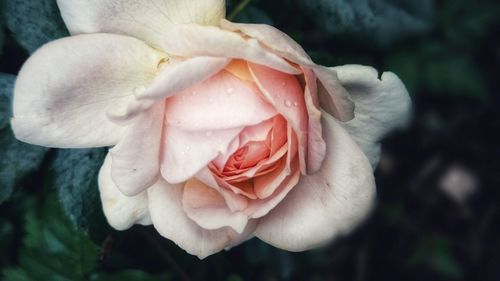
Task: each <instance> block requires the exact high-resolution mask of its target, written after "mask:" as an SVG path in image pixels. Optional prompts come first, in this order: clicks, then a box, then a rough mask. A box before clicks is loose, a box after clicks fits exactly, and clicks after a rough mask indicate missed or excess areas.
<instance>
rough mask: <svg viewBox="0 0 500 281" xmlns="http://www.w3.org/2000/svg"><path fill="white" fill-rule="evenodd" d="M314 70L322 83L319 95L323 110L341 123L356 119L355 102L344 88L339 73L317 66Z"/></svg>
mask: <svg viewBox="0 0 500 281" xmlns="http://www.w3.org/2000/svg"><path fill="white" fill-rule="evenodd" d="M313 69H314V73H315V74H316V76H317V77H318V79H319V81H320V82H321V83H320V88H319V90H320V91H319V93H318V94H319V100H320V104H321V109H322V110H324V111H326V112H328V113H329V114H330V115H332V116H334V117H335V118H337V119H338V120H340V121H349V120H351V119H352V118H354V107H355V105H354V102H353V101H352V100H351V97H350V96H349V94H348V92H347V91H346V90H345V89H344V87H342V84H341V83H340V81H339V79H338V77H337V73H336V72H335V71H333V70H332V69H331V68H327V67H324V66H316V67H314V68H313ZM321 90H322V91H321Z"/></svg>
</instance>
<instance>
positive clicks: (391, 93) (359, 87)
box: [334, 65, 411, 167]
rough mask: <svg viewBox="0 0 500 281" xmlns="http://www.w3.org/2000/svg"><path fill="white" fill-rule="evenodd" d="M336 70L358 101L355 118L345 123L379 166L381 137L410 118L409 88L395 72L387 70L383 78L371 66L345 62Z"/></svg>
mask: <svg viewBox="0 0 500 281" xmlns="http://www.w3.org/2000/svg"><path fill="white" fill-rule="evenodd" d="M334 69H335V71H337V74H338V76H339V79H340V82H341V83H342V85H343V86H344V87H345V88H346V89H347V91H348V92H349V94H350V95H351V97H352V99H353V100H354V101H355V103H356V110H355V118H354V119H353V120H351V121H349V122H347V123H344V124H342V126H343V127H344V128H345V129H346V130H347V132H349V134H350V135H351V137H352V138H353V139H354V140H355V141H356V143H357V144H358V145H359V146H360V147H361V149H363V151H364V152H365V154H366V155H367V156H368V159H369V160H370V163H371V164H372V166H373V167H375V166H376V165H377V163H378V160H379V157H380V144H379V141H380V140H381V138H382V137H383V136H384V135H385V134H386V133H387V132H389V131H390V130H392V129H393V128H396V127H400V126H402V125H404V124H405V123H406V122H407V121H408V119H409V116H410V112H411V111H410V108H411V99H410V96H409V95H408V91H407V90H406V88H405V86H404V84H403V83H402V82H401V80H400V79H399V78H398V77H397V76H396V75H395V74H394V73H392V72H384V73H383V74H382V77H381V79H379V78H378V77H379V76H378V72H377V71H376V70H375V69H373V68H372V67H368V66H361V65H345V66H339V67H335V68H334Z"/></svg>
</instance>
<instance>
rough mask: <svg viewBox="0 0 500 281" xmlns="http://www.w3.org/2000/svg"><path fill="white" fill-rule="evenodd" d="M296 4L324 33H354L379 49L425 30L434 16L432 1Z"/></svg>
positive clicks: (302, 0) (306, 0)
mask: <svg viewBox="0 0 500 281" xmlns="http://www.w3.org/2000/svg"><path fill="white" fill-rule="evenodd" d="M299 3H300V4H301V6H302V7H303V8H304V9H305V10H307V11H309V14H310V15H311V16H313V20H315V21H316V23H317V24H318V25H319V26H320V27H322V28H323V29H325V30H326V31H327V32H329V33H331V34H344V33H354V34H357V35H359V36H360V37H363V39H366V37H368V38H370V39H373V40H375V43H377V44H379V45H382V46H384V45H388V44H391V43H392V42H394V41H396V40H397V39H400V38H403V37H407V36H410V35H413V34H419V33H422V32H425V31H427V30H429V29H430V28H431V27H432V25H433V22H434V14H435V11H434V3H433V1H432V0H423V1H418V2H416V1H412V0H404V1H401V0H400V1H396V0H393V1H369V0H353V1H351V0H318V1H309V0H300V1H299Z"/></svg>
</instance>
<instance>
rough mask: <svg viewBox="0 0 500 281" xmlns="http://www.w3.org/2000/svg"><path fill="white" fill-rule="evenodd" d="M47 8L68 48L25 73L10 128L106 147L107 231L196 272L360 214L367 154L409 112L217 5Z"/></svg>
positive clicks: (392, 80) (400, 97) (389, 94)
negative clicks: (199, 266) (181, 260)
mask: <svg viewBox="0 0 500 281" xmlns="http://www.w3.org/2000/svg"><path fill="white" fill-rule="evenodd" d="M155 3H156V4H155ZM58 5H59V7H60V9H61V13H62V16H63V18H64V20H65V22H66V25H67V26H68V29H69V30H70V32H71V33H72V35H73V36H71V37H69V38H64V39H61V40H57V41H54V42H51V43H49V44H47V45H45V46H44V47H42V48H41V49H40V50H38V51H37V52H36V53H35V54H34V55H33V56H32V57H31V58H30V59H29V60H28V61H27V62H26V64H25V65H24V66H23V68H22V70H21V72H20V73H19V77H18V80H17V83H16V87H15V94H14V117H13V119H12V128H13V130H14V132H15V134H16V136H17V138H18V139H20V140H22V141H25V142H29V143H33V144H38V145H44V146H48V147H71V148H80V147H99V146H113V148H111V149H110V151H109V154H108V156H107V158H106V160H105V162H104V164H103V167H102V169H101V172H100V176H99V189H100V192H101V198H102V203H103V208H104V213H105V215H106V217H107V219H108V221H109V223H110V224H111V225H112V226H113V227H115V228H116V229H120V230H121V229H126V228H129V227H130V226H132V225H133V224H145V225H149V224H153V225H154V227H155V228H156V229H157V230H158V232H159V233H160V234H161V235H163V236H164V237H166V238H168V239H171V240H172V241H174V242H175V243H177V244H178V245H179V246H180V247H182V248H183V249H185V250H186V251H187V252H189V253H191V254H195V255H197V256H199V257H200V258H203V257H206V256H208V255H211V254H213V253H216V252H218V251H220V250H221V249H224V248H228V247H231V246H234V245H237V244H239V243H241V242H243V241H245V240H247V239H249V238H251V237H253V236H256V237H258V238H259V239H261V240H263V241H265V242H267V243H269V244H272V245H274V246H276V247H279V248H282V249H286V250H290V251H302V250H306V249H310V248H312V247H315V246H318V245H321V244H323V243H326V242H328V241H330V240H331V239H333V238H334V237H337V236H339V235H342V234H345V233H347V232H348V231H350V230H351V229H352V228H353V227H354V226H355V225H356V224H358V223H359V222H360V221H361V220H362V219H363V218H364V217H365V216H366V214H367V213H368V212H369V210H370V208H371V206H372V204H373V201H374V194H375V185H374V179H373V170H372V167H374V166H375V165H376V163H377V161H378V155H379V149H380V148H379V145H378V141H379V140H380V138H381V137H382V136H383V134H384V133H385V132H387V131H388V130H390V129H391V128H392V127H394V126H396V125H398V123H400V122H401V120H403V119H404V118H403V117H404V116H405V113H406V112H407V111H408V108H409V104H410V102H409V97H408V94H407V92H406V90H405V87H404V85H403V84H402V83H401V81H400V80H399V79H398V78H397V76H395V75H394V74H392V73H384V74H383V75H382V77H381V79H379V78H378V74H377V71H375V70H374V69H372V68H370V67H365V66H358V65H350V66H341V67H336V68H327V67H323V66H319V65H316V64H315V63H313V62H312V61H311V59H310V58H309V56H308V55H307V54H306V53H305V52H304V50H303V49H302V48H301V47H300V46H299V45H298V44H297V43H296V42H294V41H293V40H292V39H291V38H290V37H288V36H287V35H285V34H283V33H282V32H280V31H279V30H277V29H275V28H273V27H271V26H268V25H256V24H236V23H232V22H229V21H227V20H225V19H224V18H223V17H224V14H225V10H224V7H225V3H224V1H222V0H191V1H181V0H163V1H156V2H153V1H142V0H141V1H137V0H136V1H112V0H85V1H83V0H79V1H76V0H58ZM118 34H120V35H118Z"/></svg>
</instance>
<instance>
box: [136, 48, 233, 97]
mask: <svg viewBox="0 0 500 281" xmlns="http://www.w3.org/2000/svg"><path fill="white" fill-rule="evenodd" d="M229 62H230V59H227V58H212V57H195V58H190V59H187V60H183V61H173V62H169V63H167V64H166V65H165V66H164V67H163V69H162V70H161V71H160V72H159V73H158V75H157V76H156V78H155V79H154V80H153V82H152V83H151V85H150V86H149V87H148V89H147V90H146V91H144V93H142V94H139V95H137V98H138V99H155V100H159V99H165V98H168V97H170V96H173V95H175V94H177V93H179V92H181V91H183V90H185V89H187V88H189V87H191V86H193V85H196V84H198V83H200V82H203V81H205V80H206V79H208V78H210V77H212V76H213V75H215V74H216V73H218V72H219V71H220V70H222V69H224V67H226V65H227V64H228V63H229Z"/></svg>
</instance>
